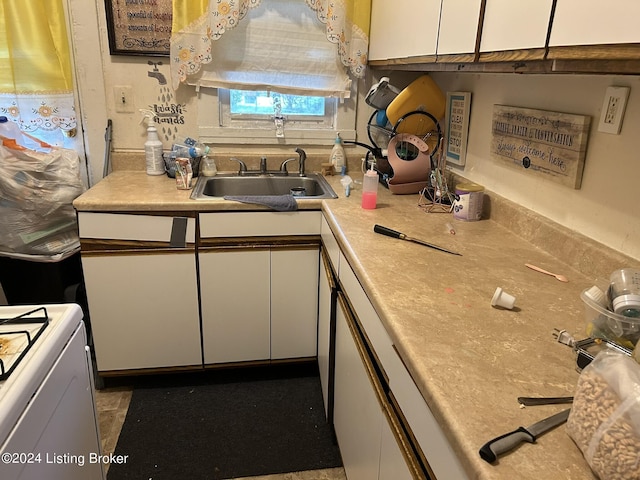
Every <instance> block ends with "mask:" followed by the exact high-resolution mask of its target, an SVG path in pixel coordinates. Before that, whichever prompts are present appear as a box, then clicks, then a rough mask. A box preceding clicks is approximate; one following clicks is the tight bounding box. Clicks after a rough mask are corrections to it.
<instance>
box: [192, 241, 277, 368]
mask: <svg viewBox="0 0 640 480" xmlns="http://www.w3.org/2000/svg"><path fill="white" fill-rule="evenodd" d="M199 262H200V302H201V306H202V336H203V338H202V342H203V348H204V363H205V364H213V363H227V362H241V361H247V360H266V359H268V358H269V356H270V334H269V294H270V292H269V263H270V262H269V250H257V251H217V252H204V253H200V254H199Z"/></svg>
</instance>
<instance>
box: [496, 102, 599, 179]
mask: <svg viewBox="0 0 640 480" xmlns="http://www.w3.org/2000/svg"><path fill="white" fill-rule="evenodd" d="M590 124H591V117H588V116H585V115H573V114H571V113H560V112H550V111H546V110H535V109H533V108H519V107H508V106H506V105H494V106H493V119H492V122H491V147H490V149H491V158H493V159H494V160H496V161H498V162H501V163H503V164H505V165H508V166H510V167H513V168H517V169H519V170H520V171H522V172H523V173H526V174H530V175H537V176H541V177H544V178H548V179H550V180H552V181H554V182H558V183H560V184H562V185H566V186H568V187H572V188H575V189H578V188H580V185H581V183H582V170H583V168H584V158H585V154H586V150H587V139H588V137H589V125H590Z"/></svg>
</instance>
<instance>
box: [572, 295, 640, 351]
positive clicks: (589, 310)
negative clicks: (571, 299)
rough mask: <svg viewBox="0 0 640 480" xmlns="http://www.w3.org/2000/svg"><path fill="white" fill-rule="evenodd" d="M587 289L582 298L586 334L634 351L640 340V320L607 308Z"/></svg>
mask: <svg viewBox="0 0 640 480" xmlns="http://www.w3.org/2000/svg"><path fill="white" fill-rule="evenodd" d="M590 290H591V288H587V289H585V290H583V291H582V293H581V294H580V298H581V299H582V301H583V302H584V313H585V322H586V333H587V335H588V336H589V337H591V338H604V339H606V340H609V341H611V342H614V343H616V344H618V345H621V346H623V347H625V348H628V349H631V350H633V348H634V346H635V345H636V344H637V343H638V340H639V339H640V318H634V317H625V316H624V315H619V314H617V313H615V312H612V311H611V310H608V309H607V308H605V307H604V306H603V305H602V304H601V303H598V300H599V299H598V297H596V296H594V295H593V294H592V292H591V291H590Z"/></svg>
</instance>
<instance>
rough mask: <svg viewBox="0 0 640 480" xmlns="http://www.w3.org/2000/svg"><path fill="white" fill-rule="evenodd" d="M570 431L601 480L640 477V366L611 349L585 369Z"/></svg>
mask: <svg viewBox="0 0 640 480" xmlns="http://www.w3.org/2000/svg"><path fill="white" fill-rule="evenodd" d="M567 433H568V434H569V436H570V437H571V438H572V440H573V441H574V442H575V443H576V445H577V446H578V447H579V448H580V450H581V451H582V454H583V456H584V458H585V460H586V461H587V463H588V464H589V466H590V467H591V469H592V470H593V472H594V473H595V474H596V475H598V477H599V478H600V479H601V480H634V479H638V480H640V365H639V364H638V363H637V362H636V361H635V360H633V358H631V357H630V356H628V355H625V354H624V353H621V352H618V351H615V350H613V349H611V348H607V349H605V350H603V351H601V352H600V353H599V354H598V355H596V357H595V358H594V360H593V361H592V362H591V363H590V364H589V365H588V366H586V367H585V368H584V370H582V373H581V374H580V377H579V379H578V384H577V386H576V391H575V394H574V399H573V406H572V407H571V413H570V414H569V418H568V419H567Z"/></svg>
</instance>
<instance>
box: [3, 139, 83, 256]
mask: <svg viewBox="0 0 640 480" xmlns="http://www.w3.org/2000/svg"><path fill="white" fill-rule="evenodd" d="M0 141H1V142H0V255H4V256H9V257H18V258H25V256H31V255H33V256H36V257H39V258H40V259H39V260H38V259H36V258H34V260H37V261H51V260H47V258H50V259H60V258H64V257H65V256H66V255H68V254H71V253H73V252H74V251H76V250H78V249H79V248H80V240H79V238H78V225H77V218H76V212H75V210H74V208H73V205H72V202H73V201H74V200H75V199H76V198H77V197H78V196H79V195H80V194H82V193H83V192H84V190H85V187H84V184H83V183H82V179H81V177H80V159H79V156H78V153H77V152H76V151H74V150H70V149H65V148H59V147H52V146H50V145H48V144H46V143H41V145H42V146H43V149H42V150H43V151H35V150H31V149H28V148H26V147H24V146H21V145H19V144H16V142H15V141H13V140H11V139H7V138H5V137H2V136H0Z"/></svg>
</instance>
